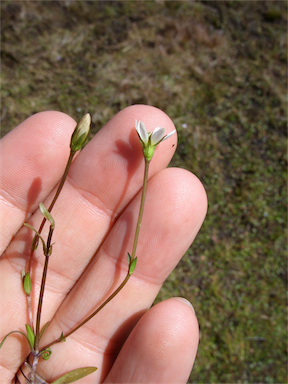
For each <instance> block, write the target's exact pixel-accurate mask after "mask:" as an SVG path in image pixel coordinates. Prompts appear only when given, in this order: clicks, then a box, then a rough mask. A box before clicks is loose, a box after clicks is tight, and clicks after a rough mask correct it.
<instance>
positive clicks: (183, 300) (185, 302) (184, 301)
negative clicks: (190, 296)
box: [175, 297, 196, 315]
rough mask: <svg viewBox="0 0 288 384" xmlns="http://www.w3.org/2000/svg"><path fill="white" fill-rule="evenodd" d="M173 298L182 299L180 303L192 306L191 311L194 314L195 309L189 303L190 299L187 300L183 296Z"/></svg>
mask: <svg viewBox="0 0 288 384" xmlns="http://www.w3.org/2000/svg"><path fill="white" fill-rule="evenodd" d="M175 299H177V300H180V301H182V303H184V304H186V305H188V306H189V307H190V308H192V310H193V312H194V313H195V315H196V312H195V309H194V307H193V305H192V304H191V303H190V301H188V300H187V299H184V297H175Z"/></svg>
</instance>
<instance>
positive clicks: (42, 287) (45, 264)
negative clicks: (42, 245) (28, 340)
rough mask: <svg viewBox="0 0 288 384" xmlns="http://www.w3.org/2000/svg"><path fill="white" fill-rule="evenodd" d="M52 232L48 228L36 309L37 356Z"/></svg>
mask: <svg viewBox="0 0 288 384" xmlns="http://www.w3.org/2000/svg"><path fill="white" fill-rule="evenodd" d="M53 230H54V229H53V228H52V227H51V226H50V230H49V234H48V240H47V244H46V252H45V263H44V267H43V273H42V281H41V288H40V293H39V300H38V308H37V318H36V332H35V344H34V351H35V354H38V352H39V336H40V321H41V311H42V304H43V298H44V290H45V283H46V277H47V271H48V261H49V257H50V246H51V239H52V235H53Z"/></svg>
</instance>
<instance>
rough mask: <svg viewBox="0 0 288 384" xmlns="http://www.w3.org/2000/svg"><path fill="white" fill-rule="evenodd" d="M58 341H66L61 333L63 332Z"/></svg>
mask: <svg viewBox="0 0 288 384" xmlns="http://www.w3.org/2000/svg"><path fill="white" fill-rule="evenodd" d="M59 341H63V342H64V341H66V339H64V335H63V332H62V333H61V336H60V337H59Z"/></svg>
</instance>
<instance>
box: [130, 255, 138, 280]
mask: <svg viewBox="0 0 288 384" xmlns="http://www.w3.org/2000/svg"><path fill="white" fill-rule="evenodd" d="M136 263H137V257H135V259H134V260H132V261H131V264H130V266H129V275H130V276H131V275H132V273H133V272H134V269H135V267H136Z"/></svg>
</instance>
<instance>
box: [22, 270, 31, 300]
mask: <svg viewBox="0 0 288 384" xmlns="http://www.w3.org/2000/svg"><path fill="white" fill-rule="evenodd" d="M23 287H24V291H25V293H26V295H27V296H29V295H30V294H31V279H30V274H29V272H27V273H26V274H24V276H23Z"/></svg>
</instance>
